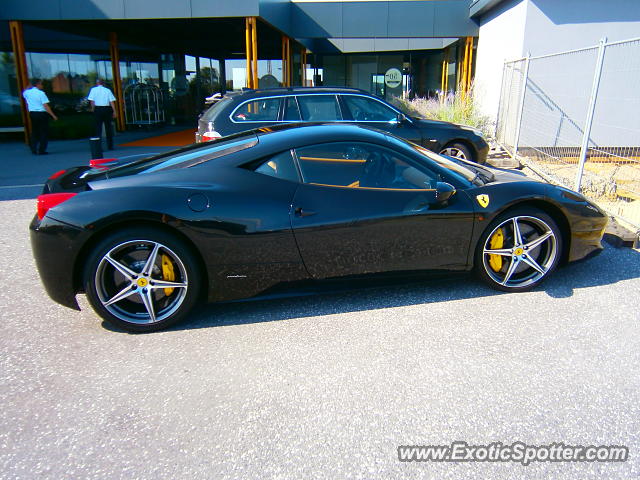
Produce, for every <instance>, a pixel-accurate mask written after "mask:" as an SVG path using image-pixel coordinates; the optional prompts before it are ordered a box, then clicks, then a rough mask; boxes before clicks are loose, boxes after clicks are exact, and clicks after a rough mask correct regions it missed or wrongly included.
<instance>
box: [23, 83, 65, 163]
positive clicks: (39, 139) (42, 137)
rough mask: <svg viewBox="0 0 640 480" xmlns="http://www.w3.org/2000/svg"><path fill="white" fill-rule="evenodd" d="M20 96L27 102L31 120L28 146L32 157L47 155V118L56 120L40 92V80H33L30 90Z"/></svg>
mask: <svg viewBox="0 0 640 480" xmlns="http://www.w3.org/2000/svg"><path fill="white" fill-rule="evenodd" d="M22 96H23V97H24V99H25V101H26V102H27V109H28V110H29V118H30V119H31V127H32V132H31V139H30V142H29V146H30V147H31V153H33V154H34V155H47V153H49V152H47V144H48V143H49V117H51V118H53V119H54V120H58V117H56V114H55V113H53V110H51V107H50V106H49V98H47V94H46V93H44V92H43V91H42V80H40V79H39V78H34V79H33V80H32V82H31V88H27V89H26V90H25V91H24V92H22Z"/></svg>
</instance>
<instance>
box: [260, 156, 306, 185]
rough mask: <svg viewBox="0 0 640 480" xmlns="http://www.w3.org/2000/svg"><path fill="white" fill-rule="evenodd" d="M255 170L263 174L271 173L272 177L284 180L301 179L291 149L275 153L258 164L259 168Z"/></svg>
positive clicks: (294, 180) (295, 180) (293, 180)
mask: <svg viewBox="0 0 640 480" xmlns="http://www.w3.org/2000/svg"><path fill="white" fill-rule="evenodd" d="M254 171H255V172H256V173H261V174H263V175H269V176H270V177H276V178H281V179H282V180H291V181H292V182H297V181H299V179H298V172H297V170H296V166H295V164H294V163H293V158H292V157H291V151H290V150H287V151H286V152H282V153H279V154H277V155H274V156H273V157H271V158H270V159H268V160H266V161H265V162H263V163H262V164H260V165H258V168H256V169H255V170H254Z"/></svg>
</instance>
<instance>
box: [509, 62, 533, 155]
mask: <svg viewBox="0 0 640 480" xmlns="http://www.w3.org/2000/svg"><path fill="white" fill-rule="evenodd" d="M529 62H531V53H530V52H527V56H526V57H525V59H524V75H523V77H524V79H523V81H522V92H521V93H520V103H519V104H518V117H517V120H516V136H515V138H514V139H513V156H514V158H515V157H516V156H517V155H518V144H519V143H520V130H521V127H522V112H523V111H524V98H525V94H526V93H527V79H528V78H529Z"/></svg>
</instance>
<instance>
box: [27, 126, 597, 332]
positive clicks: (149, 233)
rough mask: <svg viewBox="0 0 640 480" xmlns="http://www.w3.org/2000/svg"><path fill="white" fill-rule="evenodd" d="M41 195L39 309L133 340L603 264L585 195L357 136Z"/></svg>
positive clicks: (75, 171)
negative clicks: (298, 300) (300, 307)
mask: <svg viewBox="0 0 640 480" xmlns="http://www.w3.org/2000/svg"><path fill="white" fill-rule="evenodd" d="M54 177H55V178H51V179H49V180H48V181H47V183H46V186H45V191H44V193H43V194H42V195H40V196H39V197H38V212H37V215H36V216H35V218H34V219H33V221H32V223H31V227H30V228H31V241H32V245H33V252H34V255H35V259H36V263H37V266H38V270H39V272H40V276H41V278H42V280H43V282H44V285H45V288H46V290H47V292H48V293H49V295H50V296H51V298H53V299H54V300H55V301H57V302H59V303H61V304H63V305H65V306H68V307H71V308H75V309H78V308H79V307H78V304H77V302H76V299H75V296H76V294H77V293H80V292H84V293H86V295H87V297H88V299H89V301H90V303H91V305H92V306H93V308H94V309H95V310H96V312H97V313H98V314H99V315H100V316H102V317H103V318H105V319H107V320H108V321H110V322H112V323H114V324H116V325H118V326H120V327H122V328H124V329H127V330H131V331H151V330H158V329H161V328H165V327H167V326H168V325H170V324H172V323H174V322H176V321H178V320H180V319H183V318H184V317H185V316H186V315H187V314H188V313H189V311H190V310H191V308H192V307H193V306H194V305H195V304H196V302H197V301H198V300H200V299H207V300H209V301H225V300H233V299H239V298H246V297H252V296H256V295H258V294H261V293H263V292H265V291H268V290H270V289H272V288H275V287H276V286H281V285H282V284H287V285H289V284H290V283H291V282H298V281H305V282H309V281H312V282H314V281H323V280H326V279H335V278H345V277H347V278H354V279H355V278H367V277H371V276H375V275H380V274H385V275H397V276H400V277H407V276H409V275H414V274H415V273H417V272H425V273H433V272H442V271H470V270H475V272H476V273H477V274H478V276H479V277H480V278H481V279H482V280H484V281H485V282H486V283H488V284H489V285H490V286H492V287H494V288H497V289H500V290H504V291H510V292H518V291H523V290H528V289H530V288H533V287H535V286H536V285H537V284H539V283H540V282H541V281H542V280H544V279H545V278H546V277H548V276H549V274H550V273H551V272H552V271H553V270H554V269H555V268H556V266H557V265H559V264H561V263H563V262H570V261H575V260H579V259H583V258H586V257H587V256H590V255H593V254H595V253H598V252H599V251H600V250H601V249H602V245H601V243H600V242H601V238H602V234H603V230H604V228H605V225H606V223H607V217H606V215H605V214H604V213H603V212H602V211H601V210H600V209H599V208H598V207H597V206H596V205H594V204H592V203H590V202H589V201H588V200H586V199H585V198H584V197H583V196H582V195H580V194H578V193H576V192H573V191H571V190H568V189H565V188H562V187H556V186H552V185H549V184H545V183H541V182H537V181H533V180H530V179H528V178H526V177H524V176H522V175H518V174H514V173H508V172H505V171H500V170H497V169H491V168H487V167H482V166H479V165H477V164H472V163H468V162H464V161H461V160H453V159H451V158H447V157H444V156H441V155H438V154H435V153H433V152H431V151H429V150H426V149H425V148H423V147H421V146H418V145H416V144H413V143H410V142H408V141H406V140H402V139H399V138H397V137H394V136H392V135H390V134H389V133H387V132H383V131H378V130H372V129H369V128H366V127H361V126H355V125H337V124H326V125H315V126H305V127H300V126H294V125H285V126H278V127H273V128H262V129H258V130H253V131H250V132H245V133H242V134H238V135H233V136H229V137H224V138H222V139H219V140H216V141H213V142H210V143H204V144H197V145H191V146H188V147H185V148H182V149H179V150H175V151H172V152H169V153H164V154H161V155H158V156H155V157H151V158H146V159H144V160H139V161H136V162H133V163H129V164H127V165H118V163H112V164H107V165H106V166H105V165H97V166H95V167H91V166H85V167H74V168H71V169H69V170H66V171H64V172H58V173H57V174H56V175H54Z"/></svg>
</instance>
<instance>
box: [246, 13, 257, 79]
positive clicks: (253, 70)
mask: <svg viewBox="0 0 640 480" xmlns="http://www.w3.org/2000/svg"><path fill="white" fill-rule="evenodd" d="M244 40H245V51H246V53H247V80H246V86H247V88H258V32H257V22H256V17H247V18H245V38H244Z"/></svg>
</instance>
